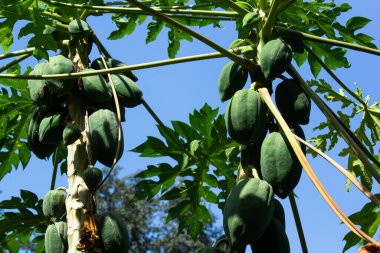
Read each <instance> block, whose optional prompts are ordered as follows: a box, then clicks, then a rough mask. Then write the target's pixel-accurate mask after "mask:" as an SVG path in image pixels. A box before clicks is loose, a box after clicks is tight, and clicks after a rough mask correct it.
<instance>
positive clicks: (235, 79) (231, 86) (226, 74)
mask: <svg viewBox="0 0 380 253" xmlns="http://www.w3.org/2000/svg"><path fill="white" fill-rule="evenodd" d="M247 79H248V71H247V70H246V69H244V68H243V66H241V65H239V64H238V63H236V62H229V63H227V64H225V65H224V66H223V68H222V71H221V72H220V75H219V79H218V90H219V98H220V100H222V101H226V100H228V99H230V98H231V97H232V96H233V95H234V94H235V92H236V91H238V90H241V89H242V88H243V87H244V85H245V83H246V82H247Z"/></svg>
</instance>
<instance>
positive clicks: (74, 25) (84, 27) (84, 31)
mask: <svg viewBox="0 0 380 253" xmlns="http://www.w3.org/2000/svg"><path fill="white" fill-rule="evenodd" d="M90 31H91V29H90V27H89V25H88V24H87V23H86V22H85V21H83V20H81V19H74V20H73V21H71V22H70V23H69V33H70V34H71V35H73V36H74V37H75V38H83V37H86V36H88V34H89V33H90Z"/></svg>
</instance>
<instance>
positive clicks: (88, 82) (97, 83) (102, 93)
mask: <svg viewBox="0 0 380 253" xmlns="http://www.w3.org/2000/svg"><path fill="white" fill-rule="evenodd" d="M83 71H84V72H91V71H94V69H85V70H83ZM82 84H83V94H84V95H85V96H86V97H87V98H88V99H90V100H92V101H95V102H107V101H111V99H112V91H111V87H110V86H109V85H108V83H107V82H106V80H105V79H104V78H103V77H102V76H101V75H94V76H84V77H82Z"/></svg>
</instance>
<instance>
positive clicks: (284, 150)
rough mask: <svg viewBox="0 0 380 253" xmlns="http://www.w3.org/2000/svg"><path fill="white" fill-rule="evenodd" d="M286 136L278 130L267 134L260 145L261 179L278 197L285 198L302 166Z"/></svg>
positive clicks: (297, 177)
mask: <svg viewBox="0 0 380 253" xmlns="http://www.w3.org/2000/svg"><path fill="white" fill-rule="evenodd" d="M285 138H286V137H285V136H283V135H282V134H281V133H279V132H272V133H270V134H269V135H267V136H266V137H265V139H264V141H263V144H262V146H261V157H260V166H261V174H262V176H263V179H264V180H265V181H267V182H268V183H269V184H270V185H271V186H272V187H273V191H274V193H275V194H276V195H277V196H279V197H280V198H282V199H284V198H286V197H287V196H288V195H289V193H290V192H291V191H292V190H293V189H294V188H295V187H296V186H297V184H298V181H299V180H300V178H301V173H302V166H301V164H300V162H299V161H298V159H297V157H296V155H295V153H294V151H293V149H292V147H291V146H290V144H289V142H288V141H287V139H285Z"/></svg>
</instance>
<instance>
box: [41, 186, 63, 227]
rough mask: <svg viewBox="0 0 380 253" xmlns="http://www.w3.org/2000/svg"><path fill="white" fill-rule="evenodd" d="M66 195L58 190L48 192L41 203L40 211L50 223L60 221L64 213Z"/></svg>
mask: <svg viewBox="0 0 380 253" xmlns="http://www.w3.org/2000/svg"><path fill="white" fill-rule="evenodd" d="M65 201H66V195H65V194H64V193H63V192H62V191H60V190H50V191H48V192H47V193H46V194H45V196H44V199H43V202H42V211H43V213H44V215H45V216H46V217H49V218H50V219H51V220H52V221H54V222H55V221H59V220H61V219H62V218H63V217H64V215H65V213H66V205H65Z"/></svg>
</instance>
